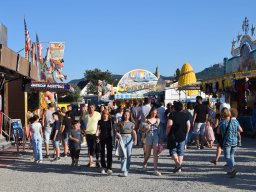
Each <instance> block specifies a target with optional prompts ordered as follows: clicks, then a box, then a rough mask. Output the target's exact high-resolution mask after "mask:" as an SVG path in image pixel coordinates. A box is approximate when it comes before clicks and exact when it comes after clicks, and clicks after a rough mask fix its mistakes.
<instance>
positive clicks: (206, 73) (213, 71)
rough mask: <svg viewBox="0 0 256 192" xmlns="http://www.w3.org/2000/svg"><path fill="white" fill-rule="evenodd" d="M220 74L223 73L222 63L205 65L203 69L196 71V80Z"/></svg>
mask: <svg viewBox="0 0 256 192" xmlns="http://www.w3.org/2000/svg"><path fill="white" fill-rule="evenodd" d="M220 75H224V65H223V64H222V63H219V64H215V65H213V66H211V67H207V68H205V69H204V70H203V71H201V72H198V73H196V78H197V80H204V79H209V78H212V77H216V76H220Z"/></svg>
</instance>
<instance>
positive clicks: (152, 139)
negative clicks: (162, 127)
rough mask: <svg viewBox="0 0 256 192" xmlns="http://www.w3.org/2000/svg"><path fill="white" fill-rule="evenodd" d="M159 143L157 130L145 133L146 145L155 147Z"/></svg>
mask: <svg viewBox="0 0 256 192" xmlns="http://www.w3.org/2000/svg"><path fill="white" fill-rule="evenodd" d="M158 142H159V132H158V129H156V130H154V131H153V132H147V133H146V145H151V146H152V145H155V144H158Z"/></svg>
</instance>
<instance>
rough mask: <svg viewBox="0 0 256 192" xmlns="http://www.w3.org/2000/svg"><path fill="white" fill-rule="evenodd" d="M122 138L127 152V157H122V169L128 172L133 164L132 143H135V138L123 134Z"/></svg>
mask: <svg viewBox="0 0 256 192" xmlns="http://www.w3.org/2000/svg"><path fill="white" fill-rule="evenodd" d="M122 140H123V143H124V147H125V150H126V151H125V152H126V153H127V159H125V158H123V157H122V158H121V171H122V172H123V173H127V172H128V171H129V169H130V165H131V156H132V145H133V139H132V136H131V135H130V136H122Z"/></svg>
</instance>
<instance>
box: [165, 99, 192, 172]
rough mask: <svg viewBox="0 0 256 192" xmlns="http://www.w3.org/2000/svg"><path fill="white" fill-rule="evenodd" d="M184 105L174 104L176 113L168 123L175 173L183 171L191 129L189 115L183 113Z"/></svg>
mask: <svg viewBox="0 0 256 192" xmlns="http://www.w3.org/2000/svg"><path fill="white" fill-rule="evenodd" d="M182 108H183V106H182V103H181V102H176V103H175V104H174V109H175V111H174V112H173V113H171V114H170V115H169V119H168V122H167V129H166V135H167V138H168V139H167V140H168V141H167V142H168V144H167V146H168V148H169V150H170V155H171V156H172V159H173V160H174V162H175V168H174V170H173V172H174V173H176V172H178V171H180V170H181V165H182V162H183V156H184V149H185V140H186V136H187V133H188V132H189V129H190V120H189V116H188V114H186V113H184V112H182Z"/></svg>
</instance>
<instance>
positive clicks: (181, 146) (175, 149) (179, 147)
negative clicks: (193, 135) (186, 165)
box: [169, 141, 186, 156]
mask: <svg viewBox="0 0 256 192" xmlns="http://www.w3.org/2000/svg"><path fill="white" fill-rule="evenodd" d="M185 142H186V141H182V142H175V145H174V146H172V147H171V148H170V151H169V152H170V155H171V156H172V155H175V154H177V155H178V156H184V151H185Z"/></svg>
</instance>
